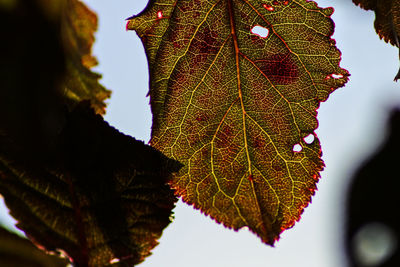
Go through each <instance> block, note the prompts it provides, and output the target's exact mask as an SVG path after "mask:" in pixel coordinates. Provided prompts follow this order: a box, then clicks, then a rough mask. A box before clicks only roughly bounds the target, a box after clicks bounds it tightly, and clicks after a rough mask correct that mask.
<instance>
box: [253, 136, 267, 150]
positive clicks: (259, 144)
mask: <svg viewBox="0 0 400 267" xmlns="http://www.w3.org/2000/svg"><path fill="white" fill-rule="evenodd" d="M265 144H266V143H265V140H264V139H263V138H262V137H260V136H256V137H255V138H254V140H253V146H254V147H255V148H263V147H265Z"/></svg>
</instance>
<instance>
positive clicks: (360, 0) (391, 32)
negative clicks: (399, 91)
mask: <svg viewBox="0 0 400 267" xmlns="http://www.w3.org/2000/svg"><path fill="white" fill-rule="evenodd" d="M353 3H354V4H356V5H359V6H360V7H362V8H363V9H365V10H373V11H375V16H376V18H375V23H374V24H375V30H376V33H377V34H378V35H379V38H381V39H383V40H384V41H385V42H388V43H390V44H392V45H394V46H397V47H399V34H400V0H353ZM399 52H400V51H399ZM399 78H400V70H399V72H398V73H397V75H396V77H395V78H394V79H395V81H397V80H398V79H399Z"/></svg>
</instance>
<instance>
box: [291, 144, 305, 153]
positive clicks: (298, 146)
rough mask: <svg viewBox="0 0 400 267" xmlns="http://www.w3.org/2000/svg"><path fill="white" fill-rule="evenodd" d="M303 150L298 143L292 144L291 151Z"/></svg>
mask: <svg viewBox="0 0 400 267" xmlns="http://www.w3.org/2000/svg"><path fill="white" fill-rule="evenodd" d="M301 150H303V147H302V146H301V145H300V144H295V145H294V146H293V152H301Z"/></svg>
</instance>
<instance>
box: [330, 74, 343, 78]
mask: <svg viewBox="0 0 400 267" xmlns="http://www.w3.org/2000/svg"><path fill="white" fill-rule="evenodd" d="M331 77H332V78H333V79H340V78H343V75H342V74H336V73H332V74H331Z"/></svg>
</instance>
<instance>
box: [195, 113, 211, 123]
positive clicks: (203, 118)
mask: <svg viewBox="0 0 400 267" xmlns="http://www.w3.org/2000/svg"><path fill="white" fill-rule="evenodd" d="M196 121H198V122H202V121H208V116H207V115H206V114H200V115H199V116H197V117H196Z"/></svg>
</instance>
